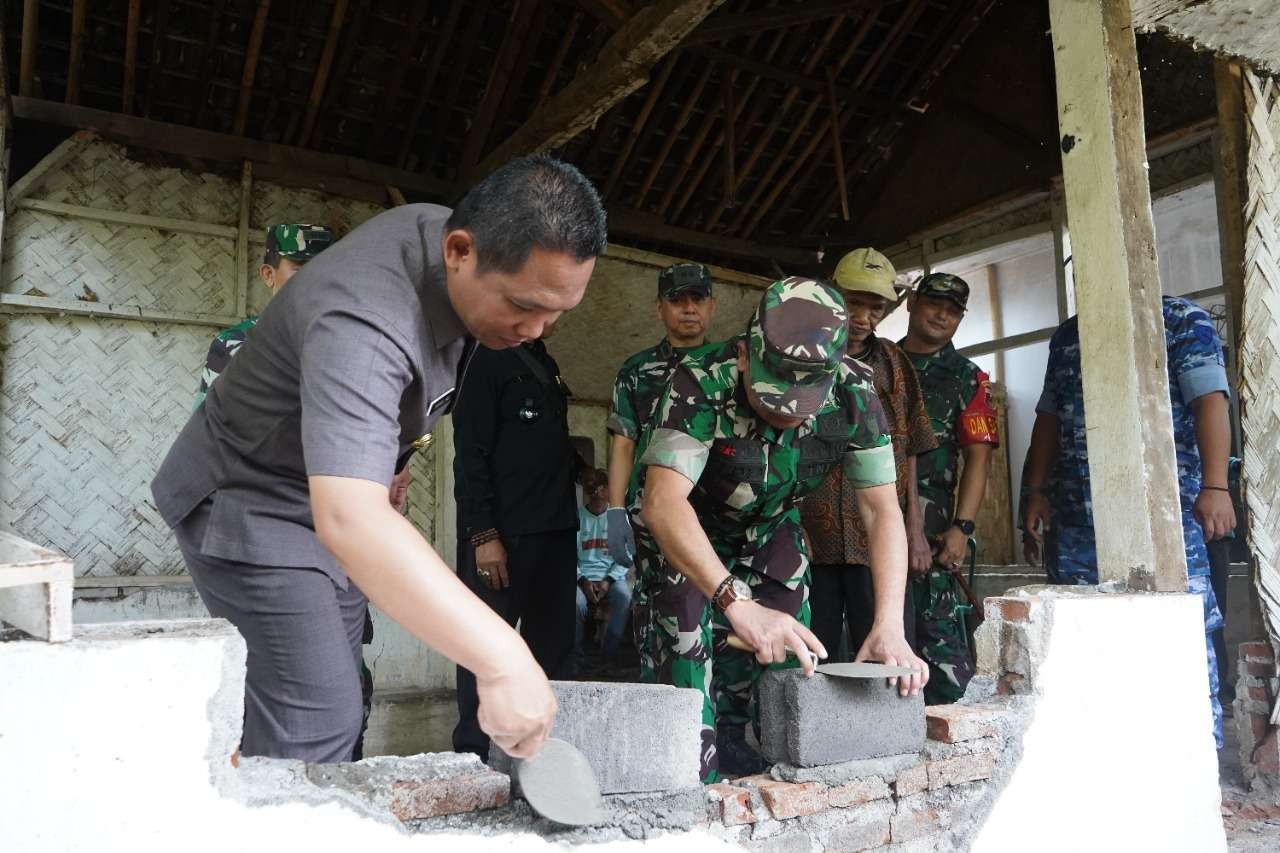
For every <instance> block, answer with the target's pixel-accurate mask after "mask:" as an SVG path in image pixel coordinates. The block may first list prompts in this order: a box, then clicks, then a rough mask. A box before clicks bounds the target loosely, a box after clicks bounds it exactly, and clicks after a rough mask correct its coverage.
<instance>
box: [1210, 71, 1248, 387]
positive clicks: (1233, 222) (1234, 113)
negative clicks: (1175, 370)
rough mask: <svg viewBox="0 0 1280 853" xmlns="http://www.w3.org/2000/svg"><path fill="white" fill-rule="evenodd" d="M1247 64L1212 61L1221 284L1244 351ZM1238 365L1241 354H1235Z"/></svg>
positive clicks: (1236, 343)
mask: <svg viewBox="0 0 1280 853" xmlns="http://www.w3.org/2000/svg"><path fill="white" fill-rule="evenodd" d="M1243 73H1244V69H1243V68H1242V67H1241V65H1240V64H1239V63H1237V62H1233V61H1231V60H1229V59H1224V58H1222V57H1215V58H1214V61H1213V80H1214V88H1215V89H1216V93H1217V102H1218V116H1217V131H1216V132H1215V133H1214V137H1213V148H1214V157H1213V183H1214V195H1215V197H1216V198H1217V203H1218V239H1219V243H1220V249H1221V254H1220V257H1221V263H1222V285H1223V287H1224V288H1225V289H1226V294H1227V310H1228V315H1229V316H1228V320H1229V321H1230V327H1231V332H1232V334H1231V342H1230V343H1231V350H1232V352H1233V353H1235V354H1237V355H1238V354H1239V352H1240V337H1241V335H1240V333H1241V323H1240V319H1241V317H1243V316H1244V266H1245V252H1244V245H1245V236H1244V235H1245V206H1246V199H1247V198H1248V188H1247V186H1246V185H1245V174H1246V172H1247V171H1248V159H1249V155H1248V150H1247V139H1248V134H1247V132H1246V130H1245V113H1244V88H1243V85H1244V83H1243ZM1235 361H1236V362H1237V367H1238V366H1239V365H1238V362H1239V359H1238V358H1237V359H1235Z"/></svg>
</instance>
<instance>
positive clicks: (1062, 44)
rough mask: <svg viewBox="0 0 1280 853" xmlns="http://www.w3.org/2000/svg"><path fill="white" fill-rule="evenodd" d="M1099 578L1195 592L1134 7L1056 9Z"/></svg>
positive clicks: (1087, 2) (1056, 5) (1094, 0)
mask: <svg viewBox="0 0 1280 853" xmlns="http://www.w3.org/2000/svg"><path fill="white" fill-rule="evenodd" d="M1049 18H1050V22H1051V34H1052V36H1053V46H1054V65H1055V77H1056V79H1057V90H1058V126H1059V129H1060V132H1061V134H1062V139H1061V146H1060V147H1061V149H1062V169H1063V178H1064V184H1065V188H1066V197H1067V214H1068V216H1069V218H1070V220H1071V228H1072V233H1071V238H1072V243H1073V245H1074V247H1075V252H1074V254H1075V261H1074V266H1075V274H1076V301H1077V304H1078V307H1079V315H1078V316H1079V322H1080V357H1081V373H1082V378H1083V385H1084V406H1085V411H1086V413H1087V415H1086V417H1087V422H1088V428H1087V432H1086V435H1087V437H1088V438H1087V441H1088V452H1089V480H1090V489H1091V491H1092V495H1093V522H1094V524H1093V529H1094V536H1095V539H1096V541H1097V554H1098V580H1099V581H1100V582H1104V583H1105V582H1117V583H1119V584H1120V586H1121V588H1127V589H1138V590H1157V591H1162V592H1185V591H1186V589H1187V554H1186V550H1185V547H1184V544H1183V539H1182V524H1181V521H1180V519H1181V511H1180V509H1179V505H1178V466H1177V458H1176V455H1175V452H1174V446H1173V432H1172V430H1171V429H1170V428H1169V423H1170V417H1171V415H1170V403H1169V377H1168V374H1167V368H1166V362H1167V357H1166V351H1165V338H1164V324H1163V322H1162V321H1161V316H1162V313H1161V306H1160V295H1161V294H1160V269H1159V267H1158V265H1157V264H1156V252H1155V225H1154V223H1153V220H1152V214H1151V194H1150V189H1149V188H1148V184H1147V172H1146V168H1145V163H1146V138H1145V134H1144V127H1143V120H1142V89H1141V80H1140V77H1139V72H1138V57H1137V48H1136V45H1135V42H1134V31H1133V22H1132V20H1131V18H1130V13H1129V4H1128V3H1127V2H1115V0H1049Z"/></svg>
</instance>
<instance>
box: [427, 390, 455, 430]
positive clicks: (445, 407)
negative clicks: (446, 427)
mask: <svg viewBox="0 0 1280 853" xmlns="http://www.w3.org/2000/svg"><path fill="white" fill-rule="evenodd" d="M456 390H457V389H456V388H450V389H449V390H448V391H445V392H444V393H443V394H441V395H440V396H439V397H436V398H435V399H434V400H432V401H431V402H430V403H428V404H427V417H428V418H429V417H431V416H432V415H434V414H435V413H436V412H441V413H444V412H447V411H449V409H450V408H451V407H452V406H453V397H454V391H456ZM426 437H429V436H424V438H426ZM418 440H419V441H421V440H422V439H418Z"/></svg>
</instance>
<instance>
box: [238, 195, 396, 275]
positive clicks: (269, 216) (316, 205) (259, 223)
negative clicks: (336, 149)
mask: <svg viewBox="0 0 1280 853" xmlns="http://www.w3.org/2000/svg"><path fill="white" fill-rule="evenodd" d="M383 210H384V208H383V207H381V206H379V205H376V204H370V203H369V202H365V201H355V200H353V199H347V198H341V197H340V196H335V195H327V194H326V193H321V192H316V191H314V190H303V189H295V188H293V187H282V186H280V185H279V184H272V183H268V182H266V181H255V182H254V184H253V209H252V211H251V212H250V214H249V226H250V228H251V229H252V230H253V231H255V232H258V234H259V235H261V234H262V233H263V232H265V231H266V230H267V228H269V227H270V226H272V225H276V224H278V223H281V222H309V223H311V224H313V225H325V226H327V227H329V228H330V229H332V230H333V232H334V233H335V234H336V235H338V237H339V238H341V237H342V236H344V235H345V234H346V233H347V232H348V231H350V230H351V229H352V228H355V227H356V226H357V225H359V224H360V223H361V222H364V221H365V220H366V219H368V218H369V217H371V216H376V215H377V214H379V213H381V212H382V211H383ZM250 245H251V246H252V245H258V246H259V248H258V249H256V250H252V251H251V252H250V254H256V255H257V256H258V257H261V251H262V250H261V248H260V245H261V244H256V243H251V244H250Z"/></svg>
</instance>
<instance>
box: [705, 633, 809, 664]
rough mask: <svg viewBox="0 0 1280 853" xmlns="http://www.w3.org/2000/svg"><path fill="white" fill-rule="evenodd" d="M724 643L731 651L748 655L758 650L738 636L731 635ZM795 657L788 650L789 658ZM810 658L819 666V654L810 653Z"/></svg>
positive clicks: (794, 654) (793, 653)
mask: <svg viewBox="0 0 1280 853" xmlns="http://www.w3.org/2000/svg"><path fill="white" fill-rule="evenodd" d="M724 642H725V645H727V646H728V647H729V648H731V649H737V650H738V651H740V652H747V653H748V654H753V655H754V654H755V653H756V650H755V649H753V648H752V647H751V646H750V645H749V644H748V643H747V641H746V640H744V639H742V638H741V637H739V636H738V635H737V634H730V635H729V636H728V637H726V638H725V641H724ZM795 656H796V653H795V652H793V651H792V650H791V649H787V657H795ZM809 656H810V657H811V658H813V663H814V666H817V664H818V656H817V654H815V653H814V652H812V651H810V652H809Z"/></svg>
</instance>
